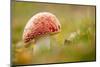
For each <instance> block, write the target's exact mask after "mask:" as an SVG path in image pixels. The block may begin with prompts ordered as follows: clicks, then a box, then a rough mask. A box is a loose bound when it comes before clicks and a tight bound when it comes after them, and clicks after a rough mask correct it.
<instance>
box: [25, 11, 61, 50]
mask: <svg viewBox="0 0 100 67" xmlns="http://www.w3.org/2000/svg"><path fill="white" fill-rule="evenodd" d="M60 28H61V25H60V23H59V20H58V19H57V17H56V16H55V15H53V14H52V13H49V12H40V13H37V14H36V15H34V16H33V17H32V18H31V19H30V20H29V21H28V23H27V24H26V26H25V29H24V32H23V41H24V43H29V42H31V41H34V43H35V45H34V51H35V52H36V51H38V50H39V48H40V47H41V46H45V47H46V48H48V49H49V48H50V35H54V34H55V33H58V32H60Z"/></svg>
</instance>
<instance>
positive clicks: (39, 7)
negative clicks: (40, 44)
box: [12, 2, 96, 64]
mask: <svg viewBox="0 0 100 67" xmlns="http://www.w3.org/2000/svg"><path fill="white" fill-rule="evenodd" d="M95 8H96V7H95V6H86V5H85V6H82V5H68V4H50V3H35V2H12V62H13V64H44V63H60V62H77V61H95V60H96V52H95V50H96V49H95V48H96V42H95V37H96V34H95V33H96V32H95V28H96V27H95V26H96V21H95V20H96V19H95V17H96V16H95ZM38 12H51V13H53V14H54V15H56V16H57V18H58V19H59V21H60V23H61V32H60V33H58V34H56V35H53V36H51V37H50V45H51V49H50V50H42V49H41V51H42V53H40V54H39V55H34V53H33V51H32V48H33V47H28V48H24V47H20V46H23V41H22V34H23V30H24V27H25V25H26V23H27V21H28V20H29V19H30V18H31V17H32V16H33V15H34V14H36V13H38Z"/></svg>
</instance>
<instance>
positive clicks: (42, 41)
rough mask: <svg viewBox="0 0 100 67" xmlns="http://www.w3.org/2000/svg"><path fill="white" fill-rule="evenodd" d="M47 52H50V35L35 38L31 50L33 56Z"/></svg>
mask: <svg viewBox="0 0 100 67" xmlns="http://www.w3.org/2000/svg"><path fill="white" fill-rule="evenodd" d="M48 50H50V35H45V36H43V37H39V38H37V41H36V43H35V45H34V48H33V52H34V54H40V53H44V52H46V51H48Z"/></svg>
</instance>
